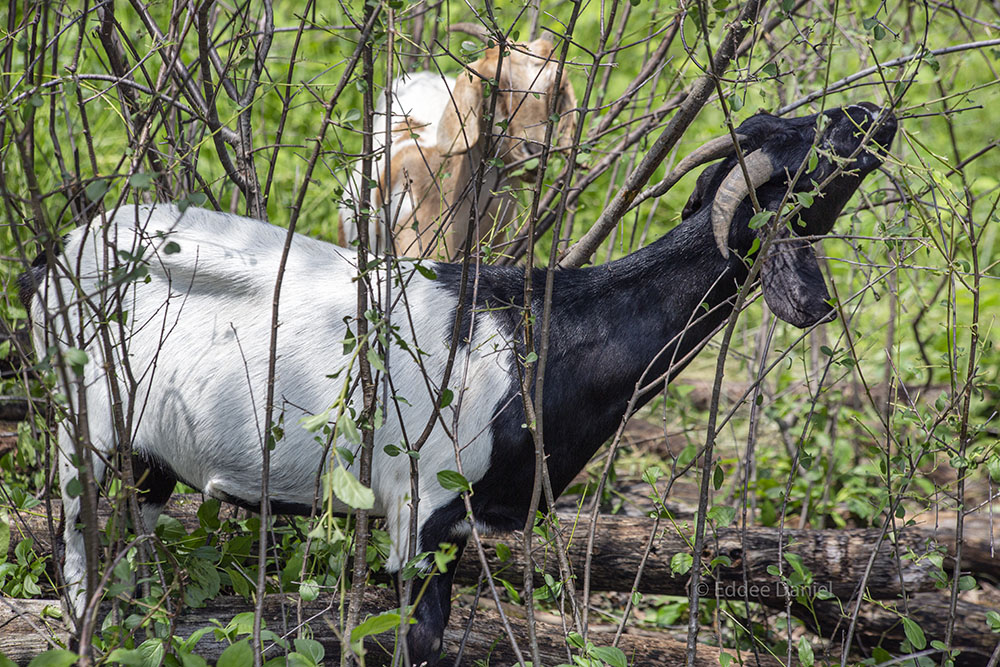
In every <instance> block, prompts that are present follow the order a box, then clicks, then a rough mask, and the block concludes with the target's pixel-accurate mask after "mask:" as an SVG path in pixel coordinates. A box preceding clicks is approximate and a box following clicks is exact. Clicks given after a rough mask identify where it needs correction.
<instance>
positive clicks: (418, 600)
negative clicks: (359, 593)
mask: <svg viewBox="0 0 1000 667" xmlns="http://www.w3.org/2000/svg"><path fill="white" fill-rule="evenodd" d="M422 541H423V540H422ZM443 541H444V540H442V542H443ZM448 541H450V542H452V543H454V544H455V546H456V547H458V551H457V553H456V556H455V559H454V560H453V561H451V562H450V563H449V564H448V566H447V568H446V569H445V571H444V572H440V573H435V574H432V575H428V578H427V579H417V580H416V581H414V582H413V591H412V592H411V594H410V604H413V605H416V606H415V608H414V612H413V616H414V618H415V619H416V621H417V622H416V624H414V625H411V626H410V628H409V630H408V631H407V634H406V646H407V650H408V651H409V658H410V663H409V664H411V665H414V666H420V665H427V666H428V667H430V666H432V665H436V664H437V663H438V661H439V660H440V659H441V656H442V648H443V645H444V644H443V638H444V629H445V628H446V627H447V626H448V618H449V617H450V616H451V585H452V582H453V581H454V580H455V571H456V570H457V569H458V562H459V560H460V559H461V557H462V551H463V550H464V549H465V542H466V540H465V539H464V538H461V539H456V538H454V537H452V538H450V539H449V540H448ZM436 545H437V543H435V547H436Z"/></svg>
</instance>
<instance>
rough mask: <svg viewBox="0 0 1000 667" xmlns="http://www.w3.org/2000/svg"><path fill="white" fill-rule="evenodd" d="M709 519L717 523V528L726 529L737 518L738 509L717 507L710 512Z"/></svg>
mask: <svg viewBox="0 0 1000 667" xmlns="http://www.w3.org/2000/svg"><path fill="white" fill-rule="evenodd" d="M708 518H709V519H711V520H712V521H714V522H715V524H716V527H718V528H725V527H726V526H728V525H730V524H731V523H732V522H733V519H735V518H736V508H735V507H727V506H724V505H715V506H714V507H712V509H710V510H708Z"/></svg>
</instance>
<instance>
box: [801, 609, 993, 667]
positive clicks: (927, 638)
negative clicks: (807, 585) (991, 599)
mask: <svg viewBox="0 0 1000 667" xmlns="http://www.w3.org/2000/svg"><path fill="white" fill-rule="evenodd" d="M883 604H884V605H885V606H880V605H875V604H864V605H862V606H861V609H860V612H859V614H858V622H857V624H856V626H855V629H854V638H853V644H854V648H856V649H857V651H859V652H860V653H862V654H863V655H866V656H869V655H871V649H872V648H873V647H875V646H880V647H882V648H883V649H885V650H887V651H889V652H890V653H907V652H912V651H915V650H918V649H923V648H926V647H930V645H931V642H932V641H939V642H942V643H943V642H944V640H945V636H946V627H945V624H946V623H947V619H948V618H950V617H951V609H950V596H949V594H948V593H947V592H946V591H938V592H934V593H916V594H914V595H910V596H908V598H907V601H906V604H905V605H904V604H903V601H902V600H897V601H894V602H891V603H883ZM814 609H815V616H814V615H813V613H811V612H808V611H806V610H804V609H801V608H800V609H799V610H798V612H797V613H796V616H798V617H799V618H801V619H802V620H803V621H805V622H806V624H807V625H808V626H809V627H810V628H811V629H812V630H813V631H814V632H817V633H818V634H820V635H822V636H824V637H827V638H829V639H831V640H832V642H831V646H836V647H840V646H842V645H843V644H842V642H843V641H844V640H845V639H846V636H847V630H848V626H849V625H850V623H849V618H848V617H847V616H845V614H844V611H845V610H844V608H843V607H842V606H841V605H840V604H838V603H836V602H817V603H816V605H815V608H814ZM851 610H853V606H852V607H851V608H850V609H849V610H847V611H848V612H849V611H851ZM990 611H994V610H991V609H990V608H989V607H985V606H983V605H978V604H973V603H971V602H966V601H965V600H961V599H960V600H958V601H957V607H956V609H955V619H956V620H955V628H954V634H953V636H952V642H951V647H952V648H953V649H958V650H960V651H961V653H960V654H959V656H958V657H957V658H956V660H955V664H956V665H959V666H968V667H973V666H980V665H985V664H987V663H988V662H989V660H990V656H991V655H992V654H993V652H994V651H995V650H996V648H997V644H998V643H1000V636H998V635H997V634H995V633H993V632H991V631H990V625H989V624H988V623H987V620H986V615H987V614H988V613H989V612H990ZM903 616H905V617H906V618H907V619H909V620H910V621H912V622H913V623H915V624H916V625H917V626H919V627H920V632H921V633H922V634H923V636H924V645H923V646H918V647H911V648H910V649H909V650H906V651H904V650H903V646H902V645H903V642H904V641H906V640H907V636H906V630H907V629H906V626H905V625H904V624H903V621H902V617H903ZM910 631H911V632H913V630H912V626H911V630H910ZM826 657H827V658H828V659H830V660H833V661H839V660H840V655H839V654H838V655H830V656H826ZM939 658H940V655H936V656H932V659H933V661H934V663H935V664H937V663H938V662H940V660H939Z"/></svg>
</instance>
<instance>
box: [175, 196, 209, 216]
mask: <svg viewBox="0 0 1000 667" xmlns="http://www.w3.org/2000/svg"><path fill="white" fill-rule="evenodd" d="M207 201H208V195H206V194H205V193H204V192H192V193H190V194H188V195H187V196H186V197H181V198H180V199H178V200H177V209H178V210H179V211H180V212H181V213H183V212H184V211H186V210H188V207H190V206H204V205H205V202H207Z"/></svg>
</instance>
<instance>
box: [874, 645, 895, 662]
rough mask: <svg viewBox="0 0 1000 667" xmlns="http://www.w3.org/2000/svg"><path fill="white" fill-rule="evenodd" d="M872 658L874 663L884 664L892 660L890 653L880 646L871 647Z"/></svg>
mask: <svg viewBox="0 0 1000 667" xmlns="http://www.w3.org/2000/svg"><path fill="white" fill-rule="evenodd" d="M872 659H873V660H874V661H875V664H876V665H884V664H888V663H890V662H892V654H891V653H889V652H888V651H886V650H885V649H884V648H882V647H881V646H873V647H872Z"/></svg>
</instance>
